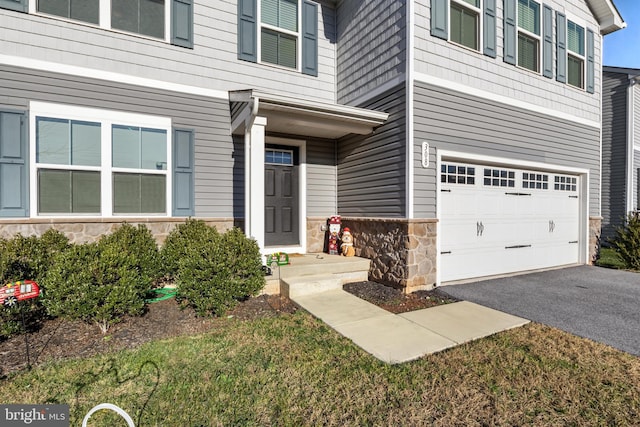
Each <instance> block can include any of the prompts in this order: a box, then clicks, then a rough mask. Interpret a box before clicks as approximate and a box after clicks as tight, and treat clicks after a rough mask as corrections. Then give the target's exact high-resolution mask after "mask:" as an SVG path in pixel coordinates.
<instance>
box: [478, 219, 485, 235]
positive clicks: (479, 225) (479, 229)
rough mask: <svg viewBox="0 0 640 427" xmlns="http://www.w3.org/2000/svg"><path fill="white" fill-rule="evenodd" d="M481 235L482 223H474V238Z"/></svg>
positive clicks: (482, 230) (482, 231)
mask: <svg viewBox="0 0 640 427" xmlns="http://www.w3.org/2000/svg"><path fill="white" fill-rule="evenodd" d="M482 233H484V224H483V223H482V221H480V222H476V236H482Z"/></svg>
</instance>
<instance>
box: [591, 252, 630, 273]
mask: <svg viewBox="0 0 640 427" xmlns="http://www.w3.org/2000/svg"><path fill="white" fill-rule="evenodd" d="M595 264H596V265H597V266H599V267H607V268H618V269H624V268H625V265H624V262H623V261H622V259H621V258H620V255H618V253H617V252H616V251H615V249H613V248H600V254H599V256H598V259H597V260H596V263H595Z"/></svg>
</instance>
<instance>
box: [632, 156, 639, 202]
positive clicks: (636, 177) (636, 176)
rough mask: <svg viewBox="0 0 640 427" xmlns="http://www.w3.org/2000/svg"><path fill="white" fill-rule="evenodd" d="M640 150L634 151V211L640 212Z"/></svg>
mask: <svg viewBox="0 0 640 427" xmlns="http://www.w3.org/2000/svg"><path fill="white" fill-rule="evenodd" d="M639 183H640V150H634V151H633V209H635V210H636V211H640V198H639V197H638V192H639V191H640V187H638V184H639Z"/></svg>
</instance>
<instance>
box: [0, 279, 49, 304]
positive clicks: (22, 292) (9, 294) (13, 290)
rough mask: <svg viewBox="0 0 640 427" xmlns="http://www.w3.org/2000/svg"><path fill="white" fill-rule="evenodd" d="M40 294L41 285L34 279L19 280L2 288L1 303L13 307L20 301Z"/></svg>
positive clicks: (0, 293)
mask: <svg viewBox="0 0 640 427" xmlns="http://www.w3.org/2000/svg"><path fill="white" fill-rule="evenodd" d="M38 296H40V286H38V284H37V283H36V282H34V281H33V280H19V281H17V282H13V283H7V284H6V285H4V286H3V287H1V288H0V304H2V305H4V306H5V307H13V306H15V305H16V304H17V303H18V302H20V301H24V300H28V299H32V298H36V297H38Z"/></svg>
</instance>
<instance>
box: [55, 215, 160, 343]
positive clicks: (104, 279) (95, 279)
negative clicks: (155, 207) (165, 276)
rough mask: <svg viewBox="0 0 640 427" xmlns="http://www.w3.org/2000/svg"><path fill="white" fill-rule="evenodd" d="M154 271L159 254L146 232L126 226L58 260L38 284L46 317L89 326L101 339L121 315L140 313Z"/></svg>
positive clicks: (70, 250)
mask: <svg viewBox="0 0 640 427" xmlns="http://www.w3.org/2000/svg"><path fill="white" fill-rule="evenodd" d="M158 271H159V257H158V250H157V246H156V244H155V241H154V240H153V237H152V236H151V233H150V232H149V230H148V229H147V228H146V227H144V226H138V227H137V228H136V227H133V226H131V225H128V224H125V225H123V226H122V227H120V228H119V229H118V230H116V231H115V232H114V233H113V234H110V235H107V236H104V237H103V238H102V239H100V241H99V242H98V243H89V244H84V245H76V246H73V247H71V248H70V249H69V250H67V251H65V252H63V253H61V254H59V255H58V256H57V257H56V259H55V262H54V265H53V266H52V268H51V269H50V270H49V271H48V273H47V275H46V276H45V278H44V280H43V284H44V287H45V288H46V290H47V293H46V295H45V297H44V299H43V303H44V305H45V307H46V308H47V311H48V312H49V313H50V314H51V315H54V316H61V317H65V318H68V319H82V320H85V321H93V322H95V323H96V324H97V325H98V326H99V327H100V330H101V331H102V333H106V332H107V330H108V328H109V326H110V325H112V324H114V323H117V322H118V321H120V320H121V319H122V317H123V316H124V315H126V314H129V315H140V314H142V313H143V312H144V309H145V297H146V294H147V292H148V290H149V289H150V287H151V285H152V283H153V281H154V280H156V279H157V274H158Z"/></svg>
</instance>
